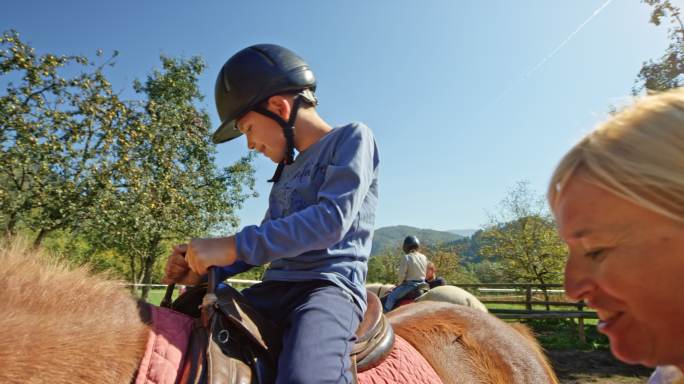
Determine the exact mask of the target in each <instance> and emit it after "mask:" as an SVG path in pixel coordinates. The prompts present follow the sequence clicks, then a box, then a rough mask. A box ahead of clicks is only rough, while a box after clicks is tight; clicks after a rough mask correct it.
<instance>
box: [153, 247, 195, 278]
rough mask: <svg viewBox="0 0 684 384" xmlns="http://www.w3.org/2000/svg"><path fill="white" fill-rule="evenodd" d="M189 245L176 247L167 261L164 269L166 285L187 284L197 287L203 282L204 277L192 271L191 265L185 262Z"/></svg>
mask: <svg viewBox="0 0 684 384" xmlns="http://www.w3.org/2000/svg"><path fill="white" fill-rule="evenodd" d="M187 250H188V245H187V244H180V245H174V247H173V250H172V251H171V255H170V256H169V259H168V260H167V261H166V268H164V278H163V279H162V282H163V283H164V284H172V283H178V284H185V285H197V284H199V283H200V282H201V281H202V277H201V276H200V275H199V274H198V273H196V272H194V271H193V270H192V269H190V265H189V264H188V262H187V261H186V260H185V254H186V253H187Z"/></svg>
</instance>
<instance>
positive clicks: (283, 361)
mask: <svg viewBox="0 0 684 384" xmlns="http://www.w3.org/2000/svg"><path fill="white" fill-rule="evenodd" d="M362 316H363V314H362V313H361V310H360V309H359V307H358V306H357V305H356V303H354V301H353V299H352V298H351V296H350V295H349V294H347V293H346V292H344V291H343V290H342V289H341V288H339V287H337V286H334V285H330V284H323V285H320V286H318V287H316V288H314V289H313V290H311V291H309V292H308V293H307V297H305V298H304V300H302V301H301V304H300V305H298V306H297V307H295V308H294V309H293V310H292V312H291V313H290V316H289V317H288V318H287V321H286V323H285V324H284V325H285V327H284V335H283V349H282V353H281V354H280V359H279V361H278V380H277V383H334V384H337V383H352V374H351V372H350V365H351V362H350V359H349V354H350V352H351V349H352V347H353V345H354V342H355V340H356V336H355V332H356V329H357V328H358V326H359V323H360V322H361V318H362Z"/></svg>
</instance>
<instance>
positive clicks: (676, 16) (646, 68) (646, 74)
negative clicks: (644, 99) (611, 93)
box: [632, 0, 684, 95]
mask: <svg viewBox="0 0 684 384" xmlns="http://www.w3.org/2000/svg"><path fill="white" fill-rule="evenodd" d="M642 2H643V3H645V4H647V5H650V6H651V7H653V11H652V12H651V19H650V23H651V24H653V25H656V26H659V25H660V24H661V23H662V22H663V19H667V21H668V24H669V27H668V32H669V34H668V38H669V40H670V42H669V45H668V47H667V48H666V49H665V52H664V53H663V54H662V55H661V56H660V57H659V58H658V59H656V60H649V61H646V62H644V63H643V65H642V66H641V70H640V71H639V74H638V75H637V79H636V81H635V83H634V86H633V88H632V93H633V94H635V95H637V94H639V93H641V92H642V91H643V90H644V89H646V90H649V91H663V90H666V89H670V88H676V87H679V86H681V85H682V80H683V79H682V75H683V74H684V24H682V19H681V15H680V9H679V7H677V6H675V5H673V4H672V2H671V1H670V0H642Z"/></svg>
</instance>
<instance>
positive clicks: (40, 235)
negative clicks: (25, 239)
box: [33, 228, 50, 249]
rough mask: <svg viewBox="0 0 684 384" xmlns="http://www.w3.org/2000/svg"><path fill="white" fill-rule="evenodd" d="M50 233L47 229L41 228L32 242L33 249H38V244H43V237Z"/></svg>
mask: <svg viewBox="0 0 684 384" xmlns="http://www.w3.org/2000/svg"><path fill="white" fill-rule="evenodd" d="M48 233H50V230H49V229H46V228H41V229H40V232H38V236H36V239H35V240H34V241H33V248H34V249H35V248H38V247H40V244H41V243H42V242H43V240H44V239H45V236H46V235H47V234H48Z"/></svg>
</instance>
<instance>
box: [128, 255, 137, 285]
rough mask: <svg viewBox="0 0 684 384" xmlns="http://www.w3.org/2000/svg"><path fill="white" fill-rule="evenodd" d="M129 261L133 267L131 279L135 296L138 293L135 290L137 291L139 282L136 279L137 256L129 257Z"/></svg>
mask: <svg viewBox="0 0 684 384" xmlns="http://www.w3.org/2000/svg"><path fill="white" fill-rule="evenodd" d="M129 261H130V266H131V277H130V279H131V284H132V285H131V292H132V293H133V294H135V293H136V290H135V289H136V287H135V283H136V282H137V281H136V280H137V279H136V278H135V256H134V255H129Z"/></svg>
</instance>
